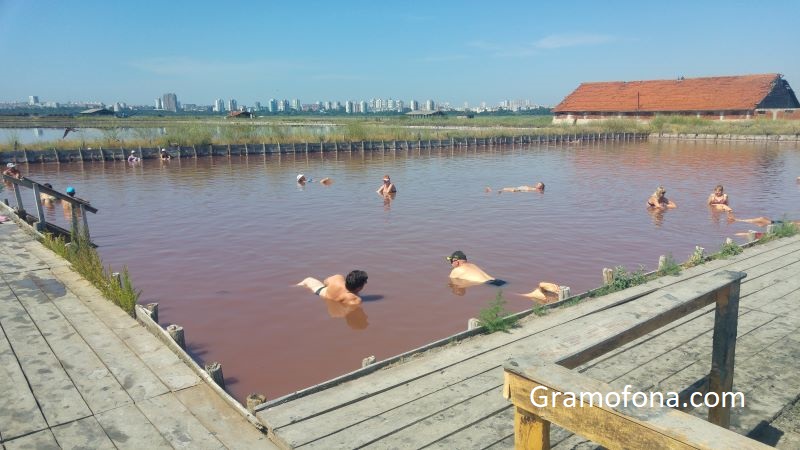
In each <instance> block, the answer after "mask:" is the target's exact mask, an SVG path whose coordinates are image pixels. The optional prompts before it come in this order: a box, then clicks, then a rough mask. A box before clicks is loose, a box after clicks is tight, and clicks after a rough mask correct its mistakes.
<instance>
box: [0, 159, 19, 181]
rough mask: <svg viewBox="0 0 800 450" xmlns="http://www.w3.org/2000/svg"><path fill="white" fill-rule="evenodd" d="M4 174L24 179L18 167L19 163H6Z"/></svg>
mask: <svg viewBox="0 0 800 450" xmlns="http://www.w3.org/2000/svg"><path fill="white" fill-rule="evenodd" d="M3 175H6V176H9V177H12V178H16V179H18V180H21V179H22V173H20V171H19V169H17V165H16V164H14V163H8V164H6V169H5V170H4V171H3Z"/></svg>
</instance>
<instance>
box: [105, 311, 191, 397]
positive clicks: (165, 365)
mask: <svg viewBox="0 0 800 450" xmlns="http://www.w3.org/2000/svg"><path fill="white" fill-rule="evenodd" d="M116 333H117V335H118V336H119V337H120V338H121V339H123V341H124V342H125V343H126V344H127V345H128V347H129V348H130V349H131V350H133V352H134V353H135V354H136V355H138V356H139V358H141V359H142V361H144V363H145V364H147V366H148V367H149V368H150V369H151V370H152V371H153V373H155V374H156V376H157V377H158V378H159V379H160V380H161V381H162V382H163V383H164V384H165V385H166V386H167V387H169V389H170V390H171V391H173V392H174V391H179V390H181V389H186V388H188V387H191V386H196V385H198V384H203V383H202V381H201V380H200V377H199V376H197V374H196V373H195V372H194V371H192V369H190V368H189V366H187V365H186V363H184V362H183V361H181V359H180V358H178V356H177V355H176V354H175V353H174V352H173V351H172V350H170V349H169V347H167V346H165V345H164V344H163V343H162V342H161V341H159V340H158V338H156V337H155V336H153V334H152V333H150V332H149V331H148V330H147V329H145V328H143V327H137V328H124V329H118V330H116Z"/></svg>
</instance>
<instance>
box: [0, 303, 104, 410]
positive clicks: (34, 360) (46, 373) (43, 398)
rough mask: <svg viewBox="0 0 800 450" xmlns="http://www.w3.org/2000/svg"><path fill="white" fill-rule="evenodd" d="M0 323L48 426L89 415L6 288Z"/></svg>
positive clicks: (24, 312) (55, 359) (57, 362)
mask: <svg viewBox="0 0 800 450" xmlns="http://www.w3.org/2000/svg"><path fill="white" fill-rule="evenodd" d="M0 326H2V328H3V330H4V331H5V334H6V337H7V339H8V343H9V344H10V346H11V348H12V349H13V351H14V354H15V355H16V358H17V360H18V361H19V365H20V367H21V368H22V371H23V373H24V374H25V377H26V378H27V380H28V384H29V385H30V387H31V390H32V391H33V395H34V397H35V398H36V401H37V403H38V404H39V407H40V408H41V411H42V414H44V417H45V420H47V423H48V424H49V425H50V426H54V425H58V424H62V423H67V422H72V421H74V420H78V419H81V418H83V417H86V416H89V415H91V410H90V409H89V407H88V406H87V405H86V403H85V402H84V401H83V399H82V398H81V396H80V394H79V393H78V390H77V389H76V388H75V386H74V385H73V384H72V380H70V378H69V376H68V375H67V373H66V372H65V371H64V368H63V367H62V366H61V363H60V362H59V361H58V358H56V356H55V355H54V354H53V351H52V350H51V349H50V347H49V346H48V344H47V341H46V340H45V339H44V337H43V336H42V335H41V334H40V333H39V330H38V329H37V328H36V324H34V322H33V320H31V318H30V316H29V315H28V313H27V312H26V311H25V308H24V307H23V306H22V305H21V304H20V302H19V301H18V300H17V297H16V296H15V295H14V294H13V293H11V292H10V291H8V290H5V291H4V292H2V293H0Z"/></svg>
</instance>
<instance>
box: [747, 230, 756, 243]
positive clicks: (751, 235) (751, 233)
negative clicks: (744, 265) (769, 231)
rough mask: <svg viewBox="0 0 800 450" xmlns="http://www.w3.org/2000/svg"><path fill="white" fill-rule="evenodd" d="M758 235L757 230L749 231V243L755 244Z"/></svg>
mask: <svg viewBox="0 0 800 450" xmlns="http://www.w3.org/2000/svg"><path fill="white" fill-rule="evenodd" d="M756 233H757V231H755V230H748V231H747V240H748V242H753V241H755V240H756Z"/></svg>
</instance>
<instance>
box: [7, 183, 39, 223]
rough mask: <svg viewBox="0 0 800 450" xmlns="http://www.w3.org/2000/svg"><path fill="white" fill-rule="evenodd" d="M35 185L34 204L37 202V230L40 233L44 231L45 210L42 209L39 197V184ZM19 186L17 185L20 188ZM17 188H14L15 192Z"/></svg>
mask: <svg viewBox="0 0 800 450" xmlns="http://www.w3.org/2000/svg"><path fill="white" fill-rule="evenodd" d="M32 184H33V197H34V200H33V201H34V202H36V214H37V215H38V216H39V222H38V223H37V224H36V229H37V230H39V231H44V225H45V219H44V208H42V199H41V197H40V196H39V184H38V183H32ZM18 186H19V185H17V187H18ZM17 187H14V190H17Z"/></svg>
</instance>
